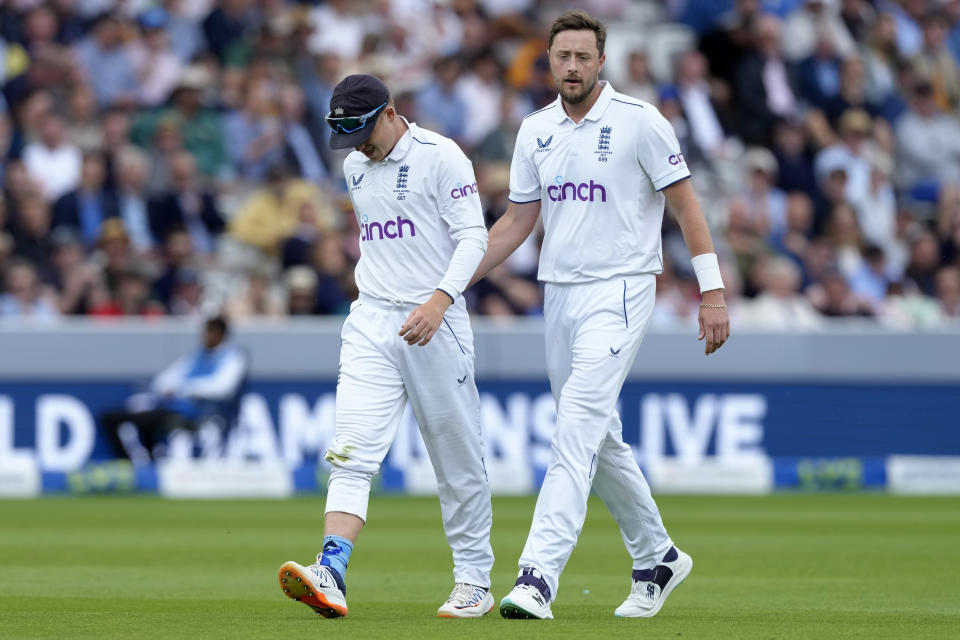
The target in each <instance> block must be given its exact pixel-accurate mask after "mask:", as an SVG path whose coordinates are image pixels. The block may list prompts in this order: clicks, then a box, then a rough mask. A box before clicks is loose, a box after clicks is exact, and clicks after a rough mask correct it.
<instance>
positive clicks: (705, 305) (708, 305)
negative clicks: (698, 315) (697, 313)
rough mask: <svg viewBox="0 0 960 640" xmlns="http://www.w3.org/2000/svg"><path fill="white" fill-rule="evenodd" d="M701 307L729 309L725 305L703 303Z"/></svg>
mask: <svg viewBox="0 0 960 640" xmlns="http://www.w3.org/2000/svg"><path fill="white" fill-rule="evenodd" d="M700 306H701V307H703V308H704V309H726V308H727V305H725V304H707V303H705V302H701V303H700Z"/></svg>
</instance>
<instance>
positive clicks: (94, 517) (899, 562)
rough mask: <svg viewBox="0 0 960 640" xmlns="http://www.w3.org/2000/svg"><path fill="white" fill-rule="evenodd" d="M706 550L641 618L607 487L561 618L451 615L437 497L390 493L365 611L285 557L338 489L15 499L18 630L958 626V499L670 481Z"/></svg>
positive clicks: (574, 632) (511, 511) (45, 634)
mask: <svg viewBox="0 0 960 640" xmlns="http://www.w3.org/2000/svg"><path fill="white" fill-rule="evenodd" d="M659 502H660V505H661V509H662V511H663V514H664V519H665V521H666V522H667V525H668V527H669V530H670V532H671V535H672V536H673V537H674V539H675V540H676V541H677V542H678V544H680V545H681V546H682V548H684V549H685V550H686V551H688V552H689V553H690V554H691V555H692V556H693V558H694V563H695V565H694V569H693V573H692V574H691V576H690V578H689V579H688V580H687V581H686V582H685V583H684V585H683V586H682V587H681V588H680V589H678V590H677V591H676V592H674V594H673V595H672V596H671V598H670V601H669V602H668V603H667V605H666V606H665V607H664V609H663V611H662V612H661V613H660V615H658V616H657V617H656V618H653V619H649V620H623V619H617V618H614V617H613V609H614V608H615V607H616V606H617V605H618V604H619V603H620V601H621V600H622V599H623V598H624V596H625V595H626V594H627V592H628V590H629V576H630V563H629V560H628V558H627V557H626V552H625V551H624V549H623V544H622V542H621V541H620V537H619V534H618V533H617V530H616V527H615V525H614V524H613V521H612V519H611V518H610V516H609V514H607V512H606V510H605V509H604V508H603V505H602V504H601V503H600V502H599V501H595V502H591V506H590V512H589V515H588V517H587V523H586V526H585V527H584V532H583V535H582V536H581V537H580V544H579V546H578V548H577V550H576V551H575V552H574V554H573V557H572V558H571V560H570V563H569V565H568V566H567V569H566V571H565V573H564V575H563V578H562V581H561V588H560V598H559V600H557V602H556V603H555V604H554V607H553V611H554V615H555V616H556V619H555V620H552V621H542V622H541V621H521V620H503V619H501V618H500V616H499V615H497V614H496V612H494V613H491V614H490V615H488V616H486V617H485V618H484V619H481V620H440V619H437V618H434V617H433V616H434V614H435V611H436V608H437V606H438V605H439V604H440V603H441V602H442V601H443V599H444V598H445V597H446V595H447V593H448V592H449V590H450V589H451V588H452V586H453V585H452V575H451V561H450V554H449V550H448V548H447V546H446V542H445V539H444V537H443V534H442V532H441V528H440V516H439V506H438V504H437V502H436V500H435V499H429V498H399V497H398V498H389V497H383V498H377V499H375V500H373V501H372V503H371V506H370V514H371V521H370V524H369V526H368V527H367V529H366V530H365V531H364V532H363V534H362V535H361V538H360V541H359V544H358V546H357V549H356V550H355V552H354V555H353V558H352V559H351V563H350V571H349V573H348V576H347V582H348V585H349V591H348V603H349V606H350V616H349V617H348V618H344V619H340V620H324V619H322V618H320V617H318V616H316V615H314V614H313V613H312V612H311V611H310V610H309V609H308V608H307V607H305V606H303V605H300V604H297V603H295V602H292V601H290V600H288V599H286V598H285V597H284V596H283V595H282V593H281V592H280V589H279V587H278V586H277V579H276V569H277V567H278V566H279V565H280V564H281V563H282V562H283V561H285V560H297V561H299V562H302V563H304V564H306V563H307V561H309V560H310V559H311V557H312V555H313V554H314V553H315V552H316V550H317V549H318V547H319V542H320V534H321V509H322V505H323V502H322V499H321V498H297V499H294V500H289V501H230V502H224V501H209V502H207V501H197V502H175V501H167V500H162V499H159V498H144V497H90V498H45V499H41V500H36V501H26V502H16V501H7V502H0V637H2V638H58V639H63V638H151V639H159V638H230V639H241V638H274V637H286V638H297V639H308V638H324V639H326V638H337V639H339V638H380V639H381V640H396V639H398V638H418V639H421V640H422V639H426V638H441V637H442V638H448V639H453V638H499V639H507V638H514V637H523V638H524V639H527V638H573V637H576V638H619V637H625V638H626V637H643V638H679V639H683V640H689V639H690V638H764V639H770V638H907V637H909V638H913V639H916V638H922V639H928V638H958V637H960V544H958V543H960V499H956V498H942V499H938V498H897V497H890V496H885V495H864V494H858V495H838V494H834V495H777V496H772V497H757V498H752V497H709V498H708V497H662V498H660V500H659ZM532 512H533V499H532V498H500V499H496V500H495V501H494V527H493V545H494V551H495V553H496V556H497V564H496V566H495V567H494V576H493V591H494V595H495V596H497V598H498V600H499V598H500V597H502V596H503V595H505V593H506V592H507V591H508V589H509V588H510V587H511V586H512V583H513V578H514V576H515V575H516V573H515V572H516V569H515V565H516V560H517V557H518V555H519V553H520V550H521V547H522V545H523V540H524V538H525V535H526V532H527V528H528V526H529V522H530V517H531V514H532Z"/></svg>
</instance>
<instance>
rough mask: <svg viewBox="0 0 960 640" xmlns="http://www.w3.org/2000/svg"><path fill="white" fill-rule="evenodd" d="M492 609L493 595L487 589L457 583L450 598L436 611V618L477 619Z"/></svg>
mask: <svg viewBox="0 0 960 640" xmlns="http://www.w3.org/2000/svg"><path fill="white" fill-rule="evenodd" d="M491 609H493V594H491V593H490V590H489V589H484V588H483V587H477V586H474V585H472V584H466V583H465V582H459V583H457V586H455V587H454V588H453V591H451V592H450V597H449V598H447V601H446V602H444V603H443V606H441V607H440V608H439V609H437V617H438V618H479V617H481V616H484V615H486V614H488V613H490V610H491Z"/></svg>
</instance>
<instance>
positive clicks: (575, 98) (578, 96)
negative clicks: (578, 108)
mask: <svg viewBox="0 0 960 640" xmlns="http://www.w3.org/2000/svg"><path fill="white" fill-rule="evenodd" d="M582 83H583V84H581V85H580V86H581V89H580V91H578V92H576V93H572V92H570V91H569V90H566V89H565V88H564V85H563V83H562V82H561V83H560V87H561V89H560V97H561V98H563V101H564V102H566V103H567V104H574V105H575V104H580V103H581V102H583V101H584V100H586V99H587V96H589V95H590V94H591V93H593V89H594V87H596V86H597V80H596V78H594V80H593V81H592V82H591V83H590V84H587V82H586V81H585V80H583V81H582Z"/></svg>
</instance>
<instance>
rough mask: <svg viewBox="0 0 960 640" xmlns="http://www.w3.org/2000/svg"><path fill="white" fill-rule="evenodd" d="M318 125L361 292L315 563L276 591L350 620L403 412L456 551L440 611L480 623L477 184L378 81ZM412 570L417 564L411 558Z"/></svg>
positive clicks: (343, 89) (489, 552) (342, 101)
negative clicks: (336, 172) (379, 485)
mask: <svg viewBox="0 0 960 640" xmlns="http://www.w3.org/2000/svg"><path fill="white" fill-rule="evenodd" d="M327 123H328V124H329V125H330V128H331V129H332V131H333V133H332V138H331V141H330V146H331V147H333V148H335V149H338V148H339V149H342V148H349V147H353V151H351V152H350V153H349V154H347V156H346V158H344V160H343V176H344V179H345V181H346V187H347V194H348V196H349V198H350V202H351V203H352V204H353V209H354V213H355V215H356V220H357V226H358V227H359V229H360V237H359V245H360V246H359V248H360V258H359V260H358V261H357V265H356V268H355V270H354V280H355V282H356V285H357V290H358V291H359V297H358V299H357V300H356V301H354V302H353V304H351V305H350V313H349V314H348V315H347V317H346V318H345V319H344V322H343V328H342V329H341V332H340V337H341V342H340V370H339V374H338V377H337V402H336V428H335V430H334V435H333V441H332V442H331V443H330V444H329V446H328V449H327V451H326V453H325V454H324V459H325V460H326V461H327V462H329V463H330V465H331V470H330V477H329V480H328V481H327V495H326V507H325V509H324V523H323V542H322V551H321V552H320V553H319V554H318V555H317V560H316V562H315V563H314V564H310V565H307V566H303V565H301V564H299V563H297V562H293V561H290V562H286V563H284V564H283V565H282V566H281V567H280V571H279V574H278V577H279V579H280V586H281V588H282V589H283V593H284V594H285V595H286V596H287V597H289V598H291V599H294V600H296V601H297V602H300V603H302V604H306V605H308V606H310V607H311V608H312V609H313V610H314V611H316V612H317V613H319V614H320V615H321V616H324V617H327V618H335V617H340V616H345V615H347V600H346V590H347V585H346V571H347V567H348V565H349V563H350V557H351V554H352V553H353V552H354V545H355V544H356V542H357V540H358V536H359V535H360V531H361V529H362V528H363V527H364V526H365V524H366V521H367V510H368V506H369V499H370V486H371V481H372V479H373V477H374V476H375V475H376V474H377V473H379V472H380V466H381V464H382V463H383V460H384V458H385V457H386V455H387V452H388V451H389V450H390V446H391V445H392V443H393V441H394V440H395V439H396V436H397V434H398V432H399V429H400V427H401V422H402V418H403V415H404V410H405V408H406V407H407V406H409V407H410V408H411V409H412V412H413V415H414V417H415V418H416V421H417V425H418V426H419V428H420V433H421V435H422V436H423V442H424V445H425V447H426V450H427V451H428V452H429V456H430V462H431V464H432V465H433V469H434V472H435V473H436V476H437V495H438V497H439V498H440V513H441V516H442V519H443V528H444V532H445V533H446V535H447V542H448V543H449V544H450V549H451V552H452V555H453V578H454V582H455V584H456V586H455V587H454V589H453V591H452V592H451V593H450V596H449V597H448V598H447V600H446V602H444V603H443V604H442V605H441V606H440V607H439V608H438V609H437V616H439V617H441V618H479V617H481V616H483V615H485V614H486V613H488V612H489V611H491V610H492V609H493V607H494V598H493V595H492V594H491V593H490V569H491V568H492V567H493V549H492V548H491V546H490V526H491V523H492V520H493V515H492V510H491V507H490V484H489V481H488V480H487V474H486V470H485V468H484V464H483V439H482V433H481V429H480V394H479V392H478V391H477V385H476V381H475V380H474V357H475V356H474V349H473V331H472V329H471V328H470V318H469V316H468V315H467V305H466V302H465V301H464V299H463V295H462V293H463V290H464V288H465V287H466V285H467V282H468V281H469V280H470V276H472V275H473V273H474V272H475V271H476V270H477V267H478V266H479V265H480V260H482V259H483V254H484V251H486V248H487V229H486V227H485V226H484V223H483V207H482V206H481V204H480V195H479V193H478V192H477V177H476V174H475V173H474V170H473V165H472V164H471V163H470V159H469V158H467V156H466V154H464V153H463V151H462V150H461V149H460V147H458V146H457V143H456V142H454V141H453V140H451V139H450V138H447V137H444V136H442V135H440V134H438V133H436V132H433V131H429V130H427V129H424V128H421V127H419V126H417V124H416V123H415V122H410V121H408V120H407V119H406V118H404V117H403V116H402V115H400V114H399V113H397V110H396V108H395V106H394V104H393V102H392V101H391V100H390V92H389V91H388V90H387V88H386V87H385V86H384V85H383V83H382V82H381V81H380V80H378V79H376V78H374V77H373V76H369V75H352V76H348V77H347V78H345V79H344V80H343V82H341V83H340V84H338V85H337V86H336V88H335V89H334V91H333V95H332V96H331V98H330V115H328V116H327ZM303 526H304V527H310V526H313V525H312V523H308V522H304V523H303ZM411 561H412V562H413V563H415V564H414V566H417V564H419V565H422V562H421V559H420V558H418V557H416V556H415V555H414V556H413V557H411Z"/></svg>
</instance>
